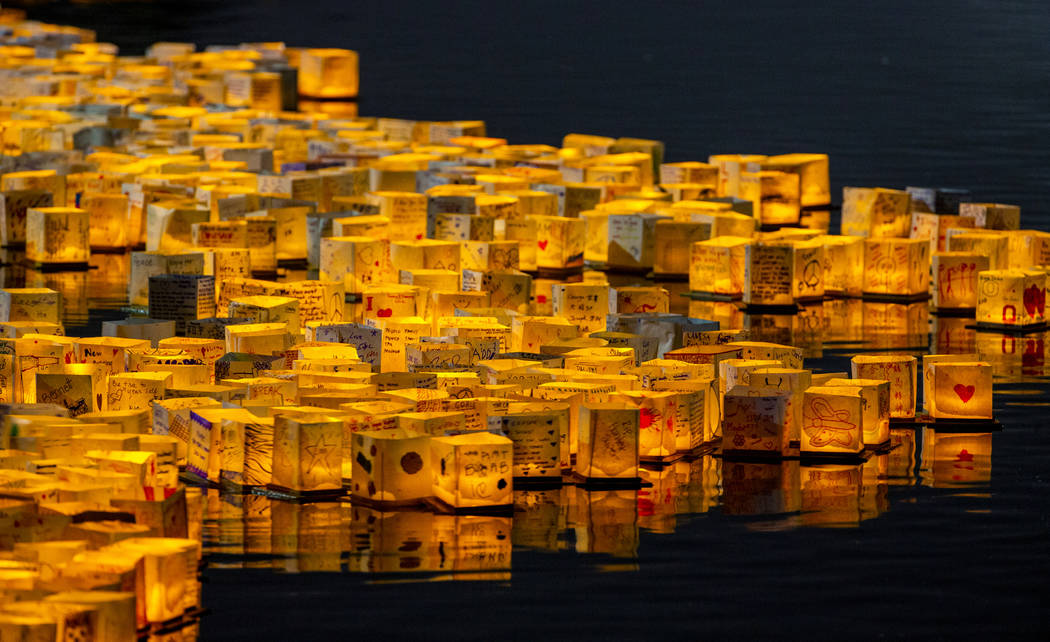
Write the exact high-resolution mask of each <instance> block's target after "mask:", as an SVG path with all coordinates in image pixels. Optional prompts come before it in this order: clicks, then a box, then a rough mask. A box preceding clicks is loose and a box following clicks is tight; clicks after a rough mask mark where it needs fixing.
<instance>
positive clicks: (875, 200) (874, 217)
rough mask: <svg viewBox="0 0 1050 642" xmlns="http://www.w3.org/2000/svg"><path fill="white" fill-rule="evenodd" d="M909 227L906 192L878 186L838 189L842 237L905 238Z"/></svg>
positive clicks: (909, 215) (908, 197)
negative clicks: (840, 199) (840, 196)
mask: <svg viewBox="0 0 1050 642" xmlns="http://www.w3.org/2000/svg"><path fill="white" fill-rule="evenodd" d="M910 224H911V197H910V196H909V195H908V193H907V192H905V191H903V190H896V189H884V188H881V187H844V188H843V189H842V233H843V234H845V235H847V236H867V237H870V238H889V237H900V238H904V237H907V236H908V229H909V227H910ZM916 240H918V239H916ZM928 250H929V245H928V244H927V251H928Z"/></svg>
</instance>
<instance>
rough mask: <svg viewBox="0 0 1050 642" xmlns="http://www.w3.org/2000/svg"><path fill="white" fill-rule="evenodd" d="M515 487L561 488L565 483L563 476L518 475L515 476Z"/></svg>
mask: <svg viewBox="0 0 1050 642" xmlns="http://www.w3.org/2000/svg"><path fill="white" fill-rule="evenodd" d="M513 480H514V488H528V489H529V490H536V489H543V488H559V487H561V486H562V484H564V483H565V480H564V479H562V478H561V477H518V476H515V477H514V478H513Z"/></svg>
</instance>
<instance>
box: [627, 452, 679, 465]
mask: <svg viewBox="0 0 1050 642" xmlns="http://www.w3.org/2000/svg"><path fill="white" fill-rule="evenodd" d="M684 458H685V453H683V452H680V451H677V450H676V451H675V452H673V453H671V454H669V455H639V456H638V463H639V464H640V465H642V466H645V467H646V468H663V467H664V466H666V465H668V464H673V463H675V462H676V461H678V460H680V459H684Z"/></svg>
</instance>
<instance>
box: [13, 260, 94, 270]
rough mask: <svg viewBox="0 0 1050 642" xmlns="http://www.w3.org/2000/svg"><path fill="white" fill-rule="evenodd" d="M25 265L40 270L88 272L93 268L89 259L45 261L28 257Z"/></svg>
mask: <svg viewBox="0 0 1050 642" xmlns="http://www.w3.org/2000/svg"><path fill="white" fill-rule="evenodd" d="M25 266H26V267H28V268H31V269H33V270H37V271H39V272H87V271H88V270H90V269H91V265H90V264H89V263H88V262H87V261H68V262H65V263H45V262H43V261H31V260H29V259H26V260H25Z"/></svg>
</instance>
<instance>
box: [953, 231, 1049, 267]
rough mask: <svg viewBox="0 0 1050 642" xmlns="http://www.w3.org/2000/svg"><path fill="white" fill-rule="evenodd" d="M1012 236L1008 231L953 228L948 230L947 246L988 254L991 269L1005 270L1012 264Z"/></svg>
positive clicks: (960, 250) (973, 252)
mask: <svg viewBox="0 0 1050 642" xmlns="http://www.w3.org/2000/svg"><path fill="white" fill-rule="evenodd" d="M1010 236H1011V235H1009V234H1007V233H1006V232H992V231H984V230H973V231H969V230H955V229H953V230H948V238H947V242H946V244H945V247H946V248H947V250H948V251H949V252H966V253H967V254H980V255H982V256H987V257H988V267H989V269H992V270H1005V269H1007V268H1008V267H1009V266H1010ZM1023 267H1025V268H1027V267H1031V266H1029V265H1025V266H1023Z"/></svg>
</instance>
